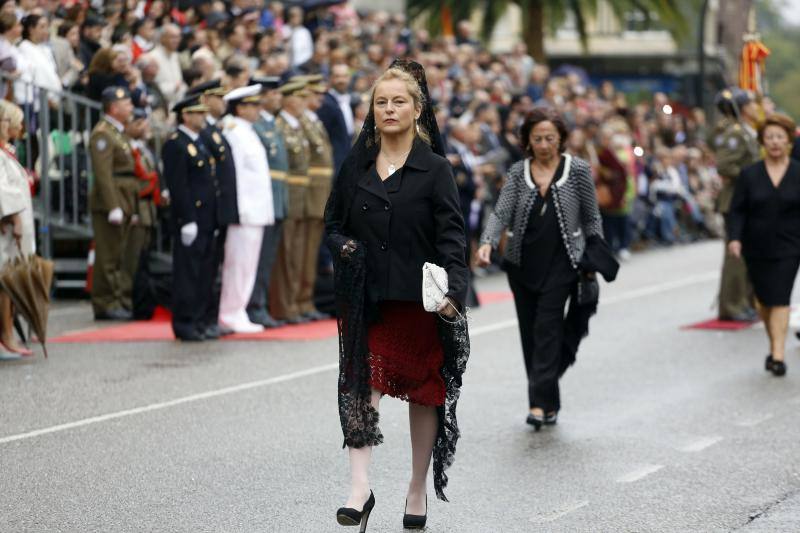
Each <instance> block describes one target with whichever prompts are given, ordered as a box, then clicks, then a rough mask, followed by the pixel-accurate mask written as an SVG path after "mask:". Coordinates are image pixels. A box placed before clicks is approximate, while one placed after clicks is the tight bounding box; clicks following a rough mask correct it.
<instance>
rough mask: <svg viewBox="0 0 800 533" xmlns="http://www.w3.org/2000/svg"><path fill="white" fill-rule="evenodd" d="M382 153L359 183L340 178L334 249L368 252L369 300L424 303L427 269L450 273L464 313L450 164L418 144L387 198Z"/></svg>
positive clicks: (330, 229) (332, 216)
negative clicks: (344, 242) (352, 244)
mask: <svg viewBox="0 0 800 533" xmlns="http://www.w3.org/2000/svg"><path fill="white" fill-rule="evenodd" d="M376 156H377V150H373V151H372V153H371V157H370V158H368V160H366V161H364V163H363V168H362V169H361V172H360V175H359V176H343V175H340V176H339V178H338V179H337V182H336V184H335V185H334V187H335V188H339V187H342V188H344V187H347V184H348V183H355V187H353V188H352V190H350V189H348V190H346V191H344V193H342V191H334V192H333V193H332V196H331V198H332V201H331V202H329V204H328V209H327V211H326V220H325V225H326V230H327V233H328V236H329V238H330V239H331V240H332V241H334V242H341V239H342V237H347V238H352V239H354V240H356V241H358V242H359V243H360V245H362V246H364V247H365V248H366V252H367V253H366V256H367V258H366V261H367V263H366V264H367V297H368V300H369V302H370V303H375V302H378V301H382V300H402V301H417V302H419V301H422V265H423V264H424V263H425V262H429V263H435V264H437V265H439V266H441V267H443V268H444V269H445V270H447V274H448V281H449V292H448V294H447V295H448V296H449V297H451V298H452V299H453V300H455V301H456V302H457V303H458V304H459V305H460V306H461V307H463V306H464V302H465V300H466V293H467V283H468V278H469V271H468V269H467V265H466V262H465V256H466V254H465V248H466V244H465V238H464V220H463V218H462V216H461V209H460V207H459V198H458V189H457V188H456V184H455V180H454V178H453V172H452V170H451V168H450V163H449V162H448V161H447V160H446V159H445V158H443V157H440V156H438V155H436V154H434V153H433V151H432V150H431V148H430V146H428V145H427V144H426V143H424V142H423V141H421V140H419V139H417V140H415V141H414V145H413V147H412V149H411V153H410V154H409V155H408V158H407V160H406V163H405V166H404V167H403V168H402V169H401V170H398V172H402V175H401V176H400V180H399V182H398V181H395V183H396V184H397V188H396V192H392V193H387V188H386V187H385V184H384V183H381V181H380V177H379V176H378V174H377V172H375V169H374V164H375V157H376Z"/></svg>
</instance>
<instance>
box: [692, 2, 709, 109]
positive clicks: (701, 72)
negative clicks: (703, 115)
mask: <svg viewBox="0 0 800 533" xmlns="http://www.w3.org/2000/svg"><path fill="white" fill-rule="evenodd" d="M707 11H708V0H703V6H702V7H701V8H700V31H699V32H698V39H697V62H698V67H699V68H698V75H697V83H696V84H695V91H696V93H695V96H696V98H697V105H698V107H700V109H703V110H705V108H706V106H705V91H704V90H703V85H704V83H705V79H706V13H707Z"/></svg>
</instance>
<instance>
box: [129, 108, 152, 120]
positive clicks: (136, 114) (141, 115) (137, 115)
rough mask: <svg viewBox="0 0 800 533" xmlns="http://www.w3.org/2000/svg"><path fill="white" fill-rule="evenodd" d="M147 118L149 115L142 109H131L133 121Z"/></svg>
mask: <svg viewBox="0 0 800 533" xmlns="http://www.w3.org/2000/svg"><path fill="white" fill-rule="evenodd" d="M149 116H150V115H149V114H148V113H147V109H145V108H143V107H134V108H133V120H142V119H147V118H148V117H149Z"/></svg>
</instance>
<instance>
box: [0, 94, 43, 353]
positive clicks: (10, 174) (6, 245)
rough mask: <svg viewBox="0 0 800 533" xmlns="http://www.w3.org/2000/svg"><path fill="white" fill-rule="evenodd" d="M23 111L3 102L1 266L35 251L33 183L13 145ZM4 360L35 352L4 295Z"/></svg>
mask: <svg viewBox="0 0 800 533" xmlns="http://www.w3.org/2000/svg"><path fill="white" fill-rule="evenodd" d="M22 119H23V113H22V109H20V108H19V107H18V106H16V105H14V104H12V103H11V102H8V101H6V100H0V267H2V265H5V264H6V262H7V261H9V260H11V259H13V258H15V257H17V256H19V255H20V254H23V255H28V254H32V253H34V251H35V247H36V246H35V240H34V225H33V207H32V205H31V192H30V186H31V180H30V177H29V174H28V172H27V171H26V170H25V169H24V168H23V167H22V165H20V164H19V162H18V161H17V157H16V154H15V152H14V145H13V142H14V140H16V139H19V138H20V137H21V136H22ZM0 352H2V353H0V357H3V358H6V359H14V358H18V357H21V356H30V355H32V352H31V351H30V350H28V349H27V348H24V347H22V346H19V345H18V344H17V343H16V341H15V340H14V332H13V315H12V311H11V300H9V298H8V296H7V295H6V294H4V293H0Z"/></svg>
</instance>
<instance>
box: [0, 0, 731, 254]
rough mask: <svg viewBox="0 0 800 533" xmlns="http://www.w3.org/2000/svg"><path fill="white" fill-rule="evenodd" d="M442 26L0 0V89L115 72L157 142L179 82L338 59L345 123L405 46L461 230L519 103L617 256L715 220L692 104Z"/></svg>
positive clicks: (372, 17) (464, 26) (158, 5)
mask: <svg viewBox="0 0 800 533" xmlns="http://www.w3.org/2000/svg"><path fill="white" fill-rule="evenodd" d="M454 33H455V35H451V36H445V37H439V36H433V35H431V34H430V33H429V32H428V31H426V30H412V29H410V26H409V24H408V21H407V20H406V18H405V17H404V16H403V15H402V14H390V13H387V12H382V11H372V12H361V11H356V10H354V9H353V8H352V7H350V6H348V4H347V3H346V2H345V3H342V4H340V5H337V6H333V7H328V8H321V9H314V10H310V11H304V10H303V9H302V8H300V7H296V6H294V7H287V6H285V5H284V4H283V3H282V2H265V1H263V0H232V1H226V2H223V1H208V2H197V1H192V0H178V1H173V2H170V1H165V0H124V1H123V0H110V1H105V2H99V1H95V0H92V1H79V0H73V1H66V0H62V1H57V0H50V1H48V0H17V1H16V2H15V1H14V0H0V71H2V72H4V73H5V74H6V75H7V76H11V77H12V78H13V79H15V80H16V83H2V85H1V86H0V96H3V97H5V98H13V99H14V100H15V101H16V102H17V104H19V105H20V106H21V107H22V108H23V109H29V110H32V111H33V112H34V113H35V112H36V111H37V110H38V108H37V106H38V105H39V101H38V100H37V99H36V98H34V97H33V95H32V94H31V91H30V89H29V87H30V85H28V84H27V83H26V82H31V83H33V84H35V85H37V86H41V87H44V88H46V89H48V90H50V91H51V94H52V95H53V96H52V99H51V105H53V106H57V105H58V97H57V94H58V91H60V90H62V89H63V90H67V91H70V92H73V93H77V94H82V95H85V96H87V97H89V98H91V99H95V100H99V95H100V94H101V93H102V91H103V90H104V89H105V88H106V87H109V86H115V85H124V86H126V87H127V88H129V90H130V92H131V94H132V96H133V101H134V104H135V105H136V106H138V107H144V108H146V109H147V110H148V111H149V113H150V116H151V126H152V131H153V132H154V138H155V139H156V140H154V141H153V142H154V144H156V146H154V148H155V149H156V150H158V148H159V147H158V146H157V144H158V143H159V142H160V141H159V140H158V139H163V138H165V137H166V134H167V133H168V132H169V131H170V129H172V128H173V127H174V117H173V116H172V115H171V113H170V108H171V107H172V105H173V104H174V103H175V102H177V101H179V100H180V99H181V98H182V97H183V96H184V94H185V93H186V91H187V90H188V89H189V88H191V87H193V86H196V85H198V84H200V83H204V82H207V81H209V80H212V79H215V78H220V77H221V78H224V80H225V83H226V85H227V86H228V87H231V88H235V87H241V86H245V85H247V84H248V82H249V80H250V79H252V78H254V77H259V76H283V77H288V76H290V75H294V74H322V75H323V76H324V77H325V79H326V80H328V81H329V82H331V81H332V80H331V76H332V71H333V70H335V68H334V67H335V66H337V65H346V66H347V68H348V69H349V74H350V77H349V79H350V80H351V82H350V84H349V87H346V90H344V89H345V88H339V92H338V93H337V94H339V95H340V96H346V93H349V101H350V106H351V109H352V114H348V119H349V118H350V116H352V131H354V132H356V134H357V132H358V131H359V130H360V127H361V124H362V123H363V120H364V118H365V116H366V113H367V111H368V106H369V103H368V93H369V89H370V87H371V85H372V82H373V80H374V79H375V78H376V77H377V76H378V75H379V74H380V73H381V72H382V71H383V70H384V69H386V68H387V67H388V66H389V64H390V63H391V61H392V60H393V59H394V58H396V57H399V56H407V57H411V58H414V59H416V60H417V61H419V62H420V63H422V64H423V65H424V66H425V68H426V72H427V79H428V83H429V86H430V92H431V96H432V99H433V100H434V102H433V103H434V105H435V108H436V110H437V111H436V116H437V120H438V123H439V126H440V129H441V131H442V133H443V137H444V140H445V144H446V146H447V151H448V157H449V159H450V161H451V163H452V164H453V167H454V169H455V175H456V178H457V180H458V186H459V190H460V193H461V199H462V209H463V212H464V215H465V219H466V221H467V224H468V226H469V229H470V231H471V233H472V235H473V236H474V237H475V238H477V235H478V234H479V233H480V229H481V224H482V221H483V220H484V219H485V217H486V214H487V212H488V210H490V209H492V205H493V203H494V201H495V200H496V196H497V193H498V191H499V189H500V186H501V183H502V180H503V176H504V174H505V172H506V170H507V169H508V168H509V166H510V165H511V164H512V163H513V162H515V161H517V160H519V159H521V158H523V157H525V154H524V153H523V152H522V151H521V149H520V143H519V139H518V138H517V136H518V127H519V125H520V124H521V122H522V119H523V117H524V115H525V113H526V112H528V111H529V110H530V109H532V108H533V106H551V107H554V108H556V109H557V110H558V111H559V112H561V113H562V114H563V115H564V117H565V118H566V119H567V121H568V123H569V125H570V128H571V133H570V136H569V140H568V151H569V152H571V153H572V154H574V155H577V156H580V157H582V158H584V159H586V160H587V161H589V162H590V164H591V166H592V168H593V171H594V175H595V179H596V181H597V184H598V185H597V186H598V191H597V192H598V198H599V201H600V204H601V210H602V214H603V219H604V231H605V234H606V237H607V239H608V240H609V242H610V243H611V245H612V247H613V249H614V251H615V252H616V253H617V254H618V255H619V256H620V257H621V258H622V259H626V258H627V257H628V256H629V254H630V250H631V249H632V248H636V247H638V246H644V245H647V244H658V245H671V244H673V243H675V242H682V241H689V240H694V239H698V238H703V237H708V236H711V237H718V236H720V235H721V224H720V217H719V216H718V215H717V214H716V212H715V209H714V204H715V198H716V194H717V191H718V190H719V187H720V180H719V178H718V176H717V174H716V170H715V166H714V160H713V154H712V153H711V151H710V150H709V148H708V145H707V142H706V138H707V136H708V135H709V131H708V130H709V125H708V124H707V122H706V117H705V115H704V113H703V112H702V111H701V110H699V109H687V108H685V107H684V106H682V105H680V103H679V102H677V103H676V102H674V101H672V100H670V98H669V97H668V96H667V95H665V94H662V93H656V94H652V95H648V96H647V97H646V98H644V99H639V100H634V99H632V98H631V96H630V95H626V94H625V93H623V92H620V91H619V90H617V89H616V88H615V86H614V85H613V84H612V83H610V82H608V81H604V82H601V83H596V82H595V80H592V79H590V78H589V77H588V76H587V75H586V74H585V73H584V72H582V71H581V70H580V69H577V68H570V67H568V66H562V67H560V68H558V69H555V70H551V69H550V68H549V67H548V66H547V65H545V64H541V63H537V62H535V61H534V60H533V59H532V57H531V56H530V55H529V54H528V53H527V51H526V49H525V46H524V45H523V44H517V45H516V46H514V47H513V49H512V50H510V51H507V52H499V53H492V52H489V51H488V50H487V49H486V48H485V47H484V46H482V45H481V44H480V43H479V42H478V41H477V39H476V37H475V35H474V29H473V28H472V27H471V25H470V24H469V23H468V22H461V23H459V24H458V25H457V26H456V28H455V32H454ZM332 85H334V86H335V84H333V83H332ZM342 91H343V92H344V93H345V94H342ZM345 105H346V104H345ZM31 126H32V127H34V128H35V124H32V125H31ZM348 126H350V124H348ZM348 129H351V128H348Z"/></svg>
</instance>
